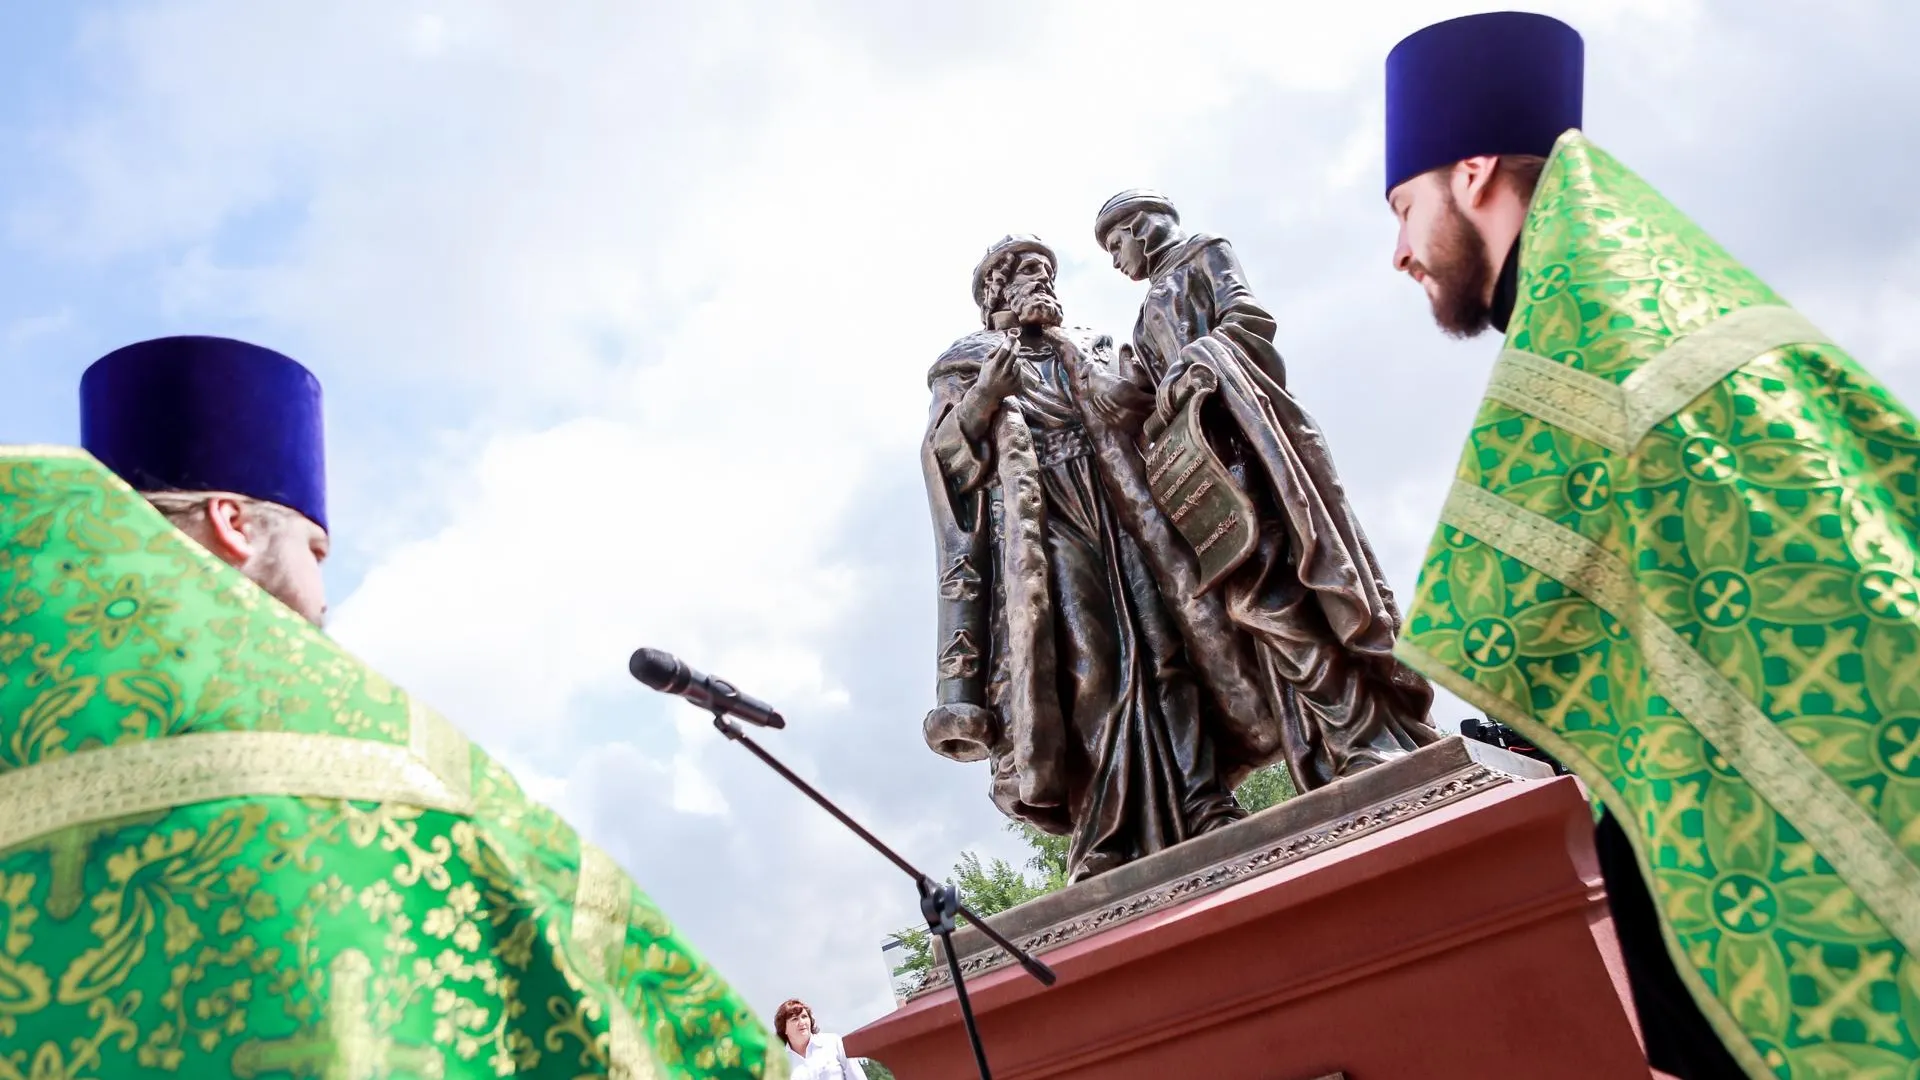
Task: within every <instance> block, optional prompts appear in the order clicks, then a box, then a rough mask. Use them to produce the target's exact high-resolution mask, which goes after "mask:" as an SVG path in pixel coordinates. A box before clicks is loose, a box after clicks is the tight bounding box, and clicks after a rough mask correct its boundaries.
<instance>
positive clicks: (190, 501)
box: [147, 491, 273, 566]
mask: <svg viewBox="0 0 1920 1080" xmlns="http://www.w3.org/2000/svg"><path fill="white" fill-rule="evenodd" d="M147 501H148V502H151V503H152V504H153V505H154V507H155V508H156V509H158V510H159V511H160V512H161V513H162V514H163V515H165V516H166V518H167V520H168V521H170V522H172V523H173V526H174V528H177V529H179V530H180V531H181V532H183V533H186V534H187V535H188V536H190V537H192V538H193V539H194V540H195V541H197V542H199V544H200V546H201V547H204V548H206V549H207V550H208V551H211V552H213V553H214V554H215V555H217V556H219V557H220V559H221V560H222V561H224V562H226V563H228V564H229V565H232V566H243V565H245V564H246V563H247V561H248V560H249V559H251V558H253V557H254V556H255V555H257V554H259V553H260V551H261V550H263V549H264V548H265V547H266V544H267V534H268V533H269V532H271V531H272V529H273V521H272V520H271V518H272V515H271V512H270V510H269V509H268V508H267V507H265V506H263V505H262V504H260V503H258V502H255V501H254V500H252V499H248V498H245V497H243V496H239V495H229V494H226V493H225V492H210V491H192V492H188V491H166V492H150V493H148V494H147Z"/></svg>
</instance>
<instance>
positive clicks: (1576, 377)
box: [1487, 349, 1633, 454]
mask: <svg viewBox="0 0 1920 1080" xmlns="http://www.w3.org/2000/svg"><path fill="white" fill-rule="evenodd" d="M1487 396H1488V397H1490V398H1492V399H1493V400H1495V401H1498V402H1500V403H1501V404H1503V405H1507V406H1510V407H1512V408H1515V409H1518V410H1520V411H1521V412H1523V413H1527V414H1529V415H1531V416H1537V417H1539V418H1540V419H1542V420H1545V421H1546V422H1547V423H1549V424H1552V425H1554V426H1555V427H1560V428H1565V429H1566V430H1568V431H1571V432H1573V433H1574V434H1575V435H1578V436H1580V437H1581V438H1584V439H1587V440H1589V441H1591V442H1596V443H1599V444H1600V445H1601V446H1604V447H1606V448H1607V449H1609V450H1611V451H1613V452H1614V453H1616V454H1624V453H1626V452H1628V451H1629V450H1631V449H1633V447H1632V445H1631V444H1629V443H1627V442H1626V441H1625V439H1626V430H1627V401H1626V394H1625V393H1624V392H1622V391H1621V389H1620V387H1618V386H1616V385H1615V384H1613V383H1610V382H1608V381H1607V380H1605V379H1602V378H1599V377H1598V376H1594V375H1589V374H1587V373H1586V372H1584V371H1581V370H1580V369H1578V368H1571V367H1568V366H1567V365H1565V364H1562V363H1560V362H1559V361H1557V360H1549V359H1547V358H1546V357H1544V356H1537V355H1535V354H1533V353H1530V352H1523V351H1521V350H1519V349H1506V350H1503V351H1502V352H1501V353H1500V359H1499V360H1498V361H1496V362H1495V363H1494V365H1493V377H1492V379H1491V380H1490V381H1489V382H1488V383H1487Z"/></svg>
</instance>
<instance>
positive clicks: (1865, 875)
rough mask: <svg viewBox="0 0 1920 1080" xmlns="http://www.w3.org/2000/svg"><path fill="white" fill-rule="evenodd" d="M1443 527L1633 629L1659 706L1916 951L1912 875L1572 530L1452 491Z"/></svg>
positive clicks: (1822, 776) (1914, 870)
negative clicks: (1667, 706) (1666, 705)
mask: <svg viewBox="0 0 1920 1080" xmlns="http://www.w3.org/2000/svg"><path fill="white" fill-rule="evenodd" d="M1441 520H1442V521H1444V522H1445V523H1446V524H1448V525H1451V526H1452V527H1454V528H1456V529H1459V530H1460V531H1462V532H1464V533H1467V534H1468V535H1470V536H1473V537H1475V538H1476V539H1478V540H1480V541H1481V542H1483V543H1486V544H1488V545H1489V546H1491V547H1493V548H1495V549H1497V550H1499V551H1502V552H1505V553H1507V554H1509V555H1511V556H1512V557H1514V558H1516V559H1519V560H1520V561H1522V562H1524V563H1526V564H1527V565H1529V566H1532V567H1534V568H1535V569H1537V570H1540V571H1541V572H1543V573H1545V574H1547V575H1548V576H1550V577H1552V578H1554V579H1555V580H1557V581H1559V582H1560V583H1561V584H1563V585H1565V586H1566V587H1567V588H1570V589H1573V590H1574V591H1576V592H1578V593H1580V594H1581V595H1583V596H1586V597H1587V598H1588V599H1589V600H1592V601H1593V602H1594V603H1595V604H1596V605H1598V606H1600V607H1601V608H1603V609H1605V610H1606V612H1607V613H1608V614H1610V615H1612V616H1613V617H1614V618H1615V619H1618V620H1619V621H1620V622H1621V623H1622V624H1623V625H1625V626H1627V627H1629V628H1631V630H1632V633H1633V636H1634V638H1635V640H1636V642H1637V643H1638V644H1639V646H1640V650H1641V655H1642V656H1643V657H1644V658H1645V660H1646V664H1647V668H1648V671H1649V673H1650V674H1651V675H1652V676H1653V678H1654V681H1655V683H1656V685H1657V686H1658V687H1659V689H1660V694H1661V696H1662V697H1665V698H1666V699H1667V700H1668V701H1669V702H1670V703H1671V704H1672V705H1673V707H1674V708H1675V710H1676V711H1678V712H1679V714H1680V715H1681V716H1682V717H1684V718H1685V719H1686V720H1687V721H1688V722H1689V723H1691V724H1692V725H1693V726H1694V727H1695V728H1697V729H1698V730H1699V732H1700V733H1701V735H1703V736H1705V737H1706V739H1707V740H1708V741H1709V742H1711V743H1712V744H1713V746H1714V749H1716V750H1718V751H1719V752H1720V753H1721V754H1722V755H1723V756H1724V757H1725V758H1726V759H1727V760H1728V761H1729V762H1730V763H1732V765H1733V767H1734V768H1735V769H1737V770H1739V772H1740V775H1741V776H1742V777H1743V778H1744V779H1745V780H1746V781H1747V782H1748V783H1750V784H1752V785H1753V787H1754V790H1755V791H1757V792H1759V794H1760V797H1761V798H1763V799H1765V800H1767V802H1768V803H1770V804H1772V806H1773V808H1774V809H1775V810H1776V811H1778V812H1779V813H1780V814H1781V816H1783V817H1785V818H1786V819H1787V820H1788V821H1790V822H1792V823H1793V826H1794V828H1796V829H1798V830H1799V831H1800V832H1801V834H1802V835H1804V836H1806V838H1807V839H1808V840H1810V841H1812V842H1813V845H1814V848H1815V850H1817V851H1818V852H1819V853H1820V854H1821V855H1822V856H1823V857H1825V858H1826V860H1827V861H1828V862H1829V863H1831V864H1832V865H1833V868H1834V870H1835V872H1836V873H1838V874H1839V875H1840V877H1841V879H1842V880H1844V881H1845V882H1846V883H1847V885H1848V886H1849V887H1850V888H1852V889H1853V891H1854V893H1855V894H1856V895H1858V896H1859V897H1860V899H1861V901H1862V902H1863V903H1865V904H1866V905H1867V906H1868V907H1869V908H1870V909H1872V911H1873V913H1874V915H1876V916H1877V917H1878V918H1879V919H1880V921H1881V922H1882V923H1883V924H1884V925H1885V926H1886V927H1887V930H1888V931H1889V932H1890V933H1892V934H1893V936H1894V937H1896V938H1898V939H1899V940H1900V942H1901V944H1903V945H1905V946H1906V947H1907V949H1908V950H1909V951H1920V867H1916V866H1915V865H1914V863H1913V861H1912V860H1910V859H1908V858H1907V857H1906V855H1905V853H1904V852H1902V851H1901V850H1900V848H1899V847H1898V846H1897V845H1896V844H1895V843H1894V840H1893V837H1891V836H1888V835H1887V834H1886V831H1885V830H1883V829H1881V828H1880V826H1879V824H1878V823H1877V822H1875V821H1874V820H1873V818H1872V817H1871V816H1869V815H1868V813H1867V811H1866V810H1865V808H1863V807H1862V806H1861V805H1860V804H1859V803H1857V802H1855V801H1854V800H1853V799H1852V798H1850V797H1849V796H1848V795H1847V793H1846V791H1845V790H1844V789H1843V788H1841V787H1840V785H1839V784H1837V783H1836V782H1835V781H1834V780H1833V778H1832V777H1830V776H1828V775H1827V774H1826V772H1825V771H1824V770H1822V769H1821V768H1820V767H1819V766H1818V765H1816V764H1814V763H1813V762H1812V761H1809V760H1808V759H1807V758H1806V756H1805V755H1804V754H1803V753H1801V751H1800V748H1799V747H1798V746H1796V745H1795V744H1794V742H1793V740H1791V739H1790V738H1788V737H1787V735H1786V733H1785V732H1784V731H1782V730H1781V729H1780V728H1779V726H1778V725H1776V724H1775V723H1774V722H1773V719H1772V718H1771V717H1769V716H1767V714H1766V713H1764V712H1762V711H1761V710H1760V709H1759V707H1758V706H1756V705H1754V704H1753V703H1752V702H1751V701H1748V700H1747V699H1746V697H1744V696H1743V695H1742V694H1741V693H1740V691H1739V690H1738V689H1736V688H1735V687H1734V686H1733V684H1732V683H1730V682H1728V681H1727V680H1726V678H1725V677H1723V676H1722V675H1721V674H1720V673H1719V672H1718V671H1717V670H1715V669H1714V668H1713V666H1712V665H1711V664H1710V663H1708V662H1707V660H1706V659H1705V658H1704V657H1702V656H1701V655H1700V654H1699V653H1697V652H1695V651H1694V650H1693V648H1692V647H1691V646H1689V645H1688V644H1687V643H1686V641H1685V640H1684V639H1682V638H1681V637H1680V635H1679V634H1678V633H1676V632H1675V631H1674V630H1673V628H1672V627H1670V626H1668V625H1667V624H1666V623H1665V622H1664V621H1662V620H1661V619H1660V618H1659V616H1657V615H1655V614H1654V613H1653V612H1651V611H1648V610H1647V609H1646V608H1645V607H1643V606H1642V605H1641V604H1640V602H1639V601H1640V597H1639V592H1638V590H1637V589H1636V587H1635V585H1634V582H1633V578H1632V575H1631V574H1630V573H1629V572H1628V570H1627V567H1626V566H1625V565H1624V564H1623V563H1621V562H1620V560H1619V559H1617V558H1615V557H1614V556H1613V555H1611V554H1609V553H1608V552H1606V551H1605V550H1603V549H1602V548H1600V546H1599V545H1597V544H1595V543H1593V542H1592V541H1590V540H1588V539H1586V538H1585V537H1583V536H1580V535H1579V534H1577V533H1575V532H1573V531H1571V530H1569V529H1566V528H1563V527H1561V526H1559V525H1556V524H1555V523H1553V522H1551V521H1549V520H1547V519H1546V518H1544V517H1541V516H1540V515H1538V514H1535V513H1533V512H1531V511H1529V510H1524V509H1522V508H1520V507H1518V506H1515V505H1513V504H1512V503H1510V502H1508V501H1506V500H1505V499H1502V498H1500V497H1499V496H1497V495H1494V494H1492V493H1491V492H1488V491H1485V490H1483V489H1481V488H1478V487H1474V486H1473V485H1470V484H1466V483H1462V482H1459V481H1456V482H1455V483H1454V486H1453V492H1452V494H1451V495H1450V496H1449V497H1448V499H1447V502H1446V505H1445V506H1444V507H1443V508H1442V510H1441ZM1476 704H1477V703H1476Z"/></svg>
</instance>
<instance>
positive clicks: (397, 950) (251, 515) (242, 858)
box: [0, 337, 786, 1080]
mask: <svg viewBox="0 0 1920 1080" xmlns="http://www.w3.org/2000/svg"><path fill="white" fill-rule="evenodd" d="M82 414H83V416H82V423H81V431H82V442H83V444H84V447H85V448H84V449H77V448H69V447H51V446H0V1080H29V1078H32V1080H42V1078H48V1080H50V1078H55V1077H62V1078H74V1080H79V1078H90V1077H113V1078H116V1080H119V1078H132V1077H215V1076H221V1077H225V1076H232V1077H315V1078H326V1080H377V1078H389V1077H391V1078H400V1077H436V1078H465V1077H494V1076H528V1077H554V1078H563V1077H564V1078H569V1080H571V1078H576V1077H587V1076H608V1077H631V1078H641V1077H647V1078H654V1077H658V1078H682V1077H729V1078H732V1077H738V1078H748V1077H769V1076H784V1075H785V1073H786V1064H785V1059H784V1057H783V1056H782V1055H781V1054H780V1053H779V1052H778V1050H777V1049H774V1050H769V1042H770V1038H769V1035H768V1032H767V1030H766V1029H765V1027H764V1026H763V1025H762V1024H761V1023H760V1021H759V1020H758V1019H757V1018H756V1017H755V1016H754V1015H753V1014H752V1012H751V1011H750V1010H749V1009H748V1008H747V1006H746V1005H745V1003H744V1002H743V1001H742V1000H741V999H740V997H739V996H738V995H737V994H736V993H735V992H734V991H733V990H732V989H730V988H729V987H728V985H727V984H726V983H725V981H724V980H722V979H721V978H720V976H719V975H718V974H717V973H716V972H715V971H713V969H712V968H711V967H709V966H708V965H707V963H706V962H705V961H704V960H703V959H702V958H701V957H700V956H699V954H698V953H697V952H695V951H694V950H693V949H692V948H691V947H690V946H689V945H688V944H687V943H686V942H685V941H684V940H683V939H682V938H681V937H680V936H679V935H678V934H677V933H676V932H675V931H674V929H673V928H672V926H671V925H670V924H669V922H668V921H667V919H666V918H665V916H664V915H663V914H662V913H661V912H660V910H659V909H658V908H656V907H655V906H654V905H653V904H652V902H651V901H650V900H649V899H648V898H647V896H646V894H645V893H643V892H642V891H641V890H640V889H639V888H638V887H637V886H636V885H635V884H634V883H633V881H632V880H630V879H629V878H628V877H627V875H626V874H625V873H623V872H622V871H621V870H620V868H619V867H618V866H617V865H616V864H615V863H614V862H613V860H612V859H611V858H610V857H609V856H608V855H607V854H606V853H605V852H603V851H601V850H600V849H598V848H596V847H594V846H593V845H592V844H590V843H588V842H587V841H585V840H584V839H583V838H581V837H580V836H579V835H578V834H577V833H575V832H574V831H573V830H572V829H571V828H569V827H568V826H567V824H566V822H564V821H562V820H561V819H560V818H559V817H557V816H556V815H555V814H554V813H553V812H552V811H550V810H548V809H546V808H545V807H542V806H540V805H539V804H537V803H535V802H533V801H531V800H530V799H528V798H527V796H526V795H525V794H524V793H523V792H522V791H521V790H520V788H519V787H518V786H517V785H516V784H515V782H514V780H513V778H512V777H511V776H509V775H508V773H507V772H506V770H504V769H503V768H501V767H500V765H499V764H498V763H496V762H494V761H493V760H492V759H491V758H489V757H488V756H487V755H486V754H485V753H483V752H482V751H481V750H480V749H479V748H478V747H475V746H473V745H472V744H471V743H469V742H468V741H467V739H466V738H465V737H464V736H462V735H461V733H460V731H459V729H458V728H456V727H454V726H453V725H452V724H450V723H448V722H447V721H446V720H445V719H443V718H441V717H440V716H439V715H438V714H436V713H435V712H434V711H433V710H432V709H431V708H429V707H428V706H427V705H425V704H424V703H423V702H421V701H419V700H418V699H416V698H414V697H412V696H411V695H409V694H408V693H407V692H406V691H404V690H402V689H400V688H399V687H396V686H394V685H393V684H391V683H389V682H387V681H386V680H385V679H383V678H381V677H380V675H379V674H378V673H376V672H374V671H373V670H372V669H370V668H368V667H367V666H365V665H364V664H362V663H361V662H359V661H358V660H356V659H355V658H354V657H352V656H350V655H348V654H347V653H346V652H345V651H344V650H342V649H341V648H340V647H339V646H338V645H336V644H334V642H333V641H331V640H330V639H329V638H328V637H327V636H326V635H325V634H323V633H322V632H321V631H320V629H319V626H318V623H319V621H320V617H321V614H322V612H323V611H324V600H323V597H322V595H321V593H320V588H319V580H320V579H319V566H318V561H319V559H320V557H322V556H323V555H324V553H325V549H326V538H327V535H328V525H327V517H326V499H325V487H326V485H325V474H324V465H323V459H324V455H323V453H322V447H323V439H322V433H321V411H320V387H319V384H318V382H317V381H316V380H315V379H314V377H313V376H312V375H311V373H309V372H308V371H307V370H306V369H305V368H303V367H302V366H301V365H299V364H298V363H296V362H294V361H292V360H290V359H288V358H287V357H284V356H281V355H280V354H278V353H275V352H272V351H270V350H266V349H261V348H258V347H255V346H252V345H248V344H245V343H242V342H236V341H230V340H226V339H220V338H204V337H187V338H165V339H160V340H156V341H151V342H143V343H141V344H138V345H134V346H129V347H128V348H126V349H122V350H120V351H118V352H116V353H114V354H111V355H109V356H108V357H106V358H104V359H102V360H101V361H99V362H98V363H97V364H96V365H94V367H92V368H90V369H89V370H88V372H87V374H86V376H85V378H84V379H83V382H82ZM143 495H144V496H145V497H143Z"/></svg>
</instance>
